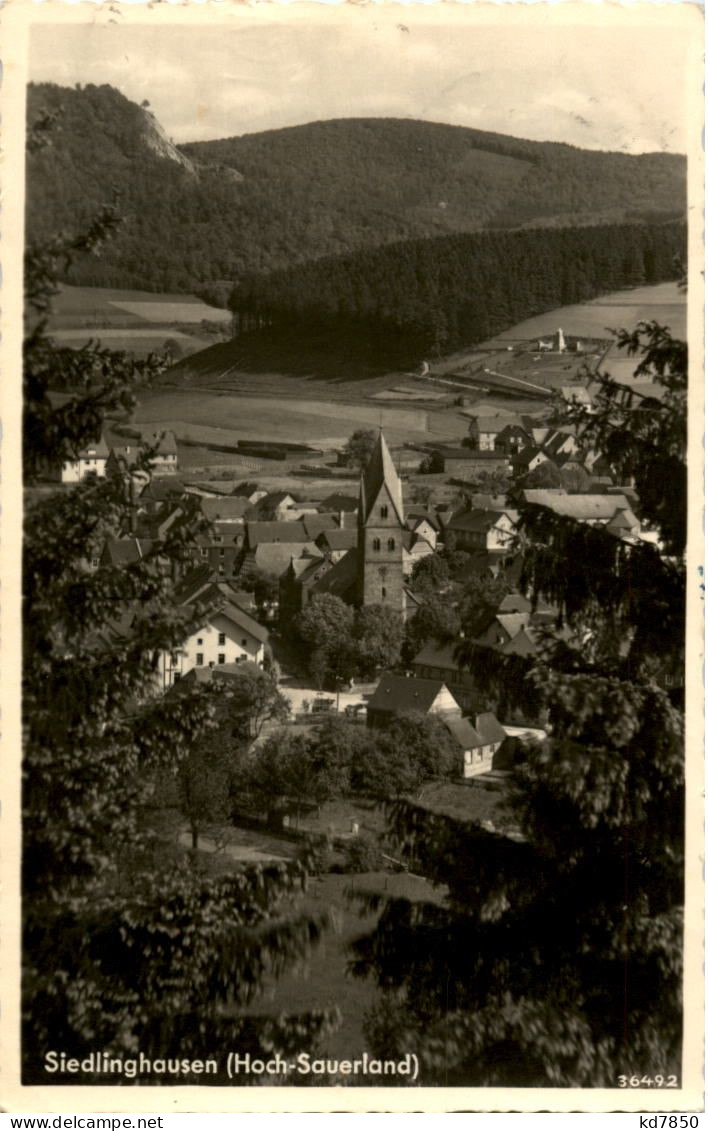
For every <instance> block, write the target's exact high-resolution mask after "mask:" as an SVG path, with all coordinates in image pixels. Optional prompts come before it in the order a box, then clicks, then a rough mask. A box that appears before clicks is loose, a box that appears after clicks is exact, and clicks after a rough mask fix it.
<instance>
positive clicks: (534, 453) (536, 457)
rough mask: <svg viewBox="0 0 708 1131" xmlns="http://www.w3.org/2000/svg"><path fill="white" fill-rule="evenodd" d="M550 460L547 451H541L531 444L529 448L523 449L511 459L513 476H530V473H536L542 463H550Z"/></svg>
mask: <svg viewBox="0 0 708 1131" xmlns="http://www.w3.org/2000/svg"><path fill="white" fill-rule="evenodd" d="M548 459H549V457H548V456H547V455H546V453H545V451H541V449H540V448H537V447H536V445H535V444H529V445H528V447H526V448H522V450H521V451H520V452H517V453H516V455H515V456H512V457H511V470H512V474H513V475H520V476H523V475H528V474H529V472H530V471H535V470H536V468H537V467H540V466H541V464H542V463H546V462H548Z"/></svg>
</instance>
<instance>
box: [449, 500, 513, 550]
mask: <svg viewBox="0 0 708 1131" xmlns="http://www.w3.org/2000/svg"><path fill="white" fill-rule="evenodd" d="M517 518H518V515H517V513H516V511H514V510H510V509H507V510H505V511H496V510H481V509H480V510H478V509H475V510H462V511H458V512H457V514H454V515H453V516H452V518H451V519H450V521H449V522H448V524H447V526H446V527H445V541H446V544H447V545H450V546H451V545H453V543H454V547H455V549H457V550H466V551H467V552H468V553H472V552H474V551H475V550H490V551H499V550H509V549H510V547H511V544H512V541H513V538H514V532H515V528H516V520H517Z"/></svg>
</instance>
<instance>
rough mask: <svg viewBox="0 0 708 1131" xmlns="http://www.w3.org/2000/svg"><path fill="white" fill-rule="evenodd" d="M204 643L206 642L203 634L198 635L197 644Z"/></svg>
mask: <svg viewBox="0 0 708 1131" xmlns="http://www.w3.org/2000/svg"><path fill="white" fill-rule="evenodd" d="M203 643H204V640H203V638H202V637H201V636H198V637H197V644H203Z"/></svg>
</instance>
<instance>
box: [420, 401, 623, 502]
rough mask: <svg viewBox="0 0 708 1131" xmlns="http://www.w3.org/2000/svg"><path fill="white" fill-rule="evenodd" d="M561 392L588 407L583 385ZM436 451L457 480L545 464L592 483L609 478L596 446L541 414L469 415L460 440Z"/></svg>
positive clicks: (600, 485)
mask: <svg viewBox="0 0 708 1131" xmlns="http://www.w3.org/2000/svg"><path fill="white" fill-rule="evenodd" d="M561 393H562V394H563V397H564V399H565V400H566V401H568V402H570V403H573V404H575V405H577V406H578V407H581V408H583V409H584V410H585V411H588V412H591V411H592V399H591V397H590V394H589V392H588V390H587V389H586V388H585V387H584V386H582V385H577V386H575V385H569V386H567V387H564V388H563V389H561ZM465 415H469V414H468V413H465ZM437 451H438V453H439V458H440V460H441V461H442V470H443V471H444V473H445V475H448V476H451V477H453V478H455V479H458V480H461V481H462V482H464V481H466V480H472V479H476V478H478V477H479V476H480V475H481V474H485V473H487V474H492V475H495V474H501V475H509V476H513V477H514V478H515V479H521V478H523V477H524V476H526V475H528V474H529V473H530V472H532V471H535V470H536V468H538V467H541V466H542V465H543V464H548V465H549V467H551V466H552V467H554V468H555V469H557V471H559V472H568V471H574V472H576V473H577V474H578V475H579V476H581V477H582V479H583V480H585V481H586V482H587V485H588V487H592V488H593V489H594V488H603V487H605V486H607V485H609V484H611V483H612V475H611V469H610V468H609V467H608V465H607V463H606V461H605V460H604V459H603V458H602V456H601V455H600V454H599V453H598V452H594V451H591V450H588V449H587V448H581V445H580V443H579V441H578V439H577V437H576V435H575V434H574V432H573V431H572V430H571V429H569V428H568V427H565V428H563V429H558V428H554V427H552V426H550V425H549V424H548V423H547V422H545V421H544V420H543V419H540V420H539V419H536V418H535V417H531V416H521V415H518V414H516V413H512V412H501V411H497V412H494V413H489V414H484V415H483V414H475V415H472V416H471V417H470V421H469V434H468V437H467V440H466V442H465V444H464V445H462V446H459V447H449V446H445V445H442V446H439V447H438V448H437Z"/></svg>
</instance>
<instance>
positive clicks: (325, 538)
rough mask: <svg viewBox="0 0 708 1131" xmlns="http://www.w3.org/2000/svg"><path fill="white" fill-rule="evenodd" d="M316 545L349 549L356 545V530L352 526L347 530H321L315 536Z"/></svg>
mask: <svg viewBox="0 0 708 1131" xmlns="http://www.w3.org/2000/svg"><path fill="white" fill-rule="evenodd" d="M316 542H317V545H318V546H322V547H324V548H326V549H328V550H351V549H352V547H353V546H356V542H357V531H356V530H355V529H354V528H350V529H349V530H340V529H339V528H336V529H335V530H323V531H322V533H321V534H320V535H319V536H318V537H317V538H316Z"/></svg>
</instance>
